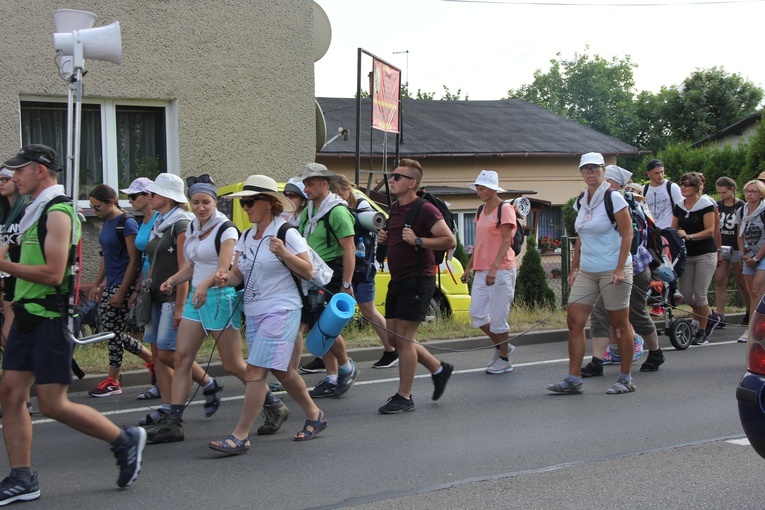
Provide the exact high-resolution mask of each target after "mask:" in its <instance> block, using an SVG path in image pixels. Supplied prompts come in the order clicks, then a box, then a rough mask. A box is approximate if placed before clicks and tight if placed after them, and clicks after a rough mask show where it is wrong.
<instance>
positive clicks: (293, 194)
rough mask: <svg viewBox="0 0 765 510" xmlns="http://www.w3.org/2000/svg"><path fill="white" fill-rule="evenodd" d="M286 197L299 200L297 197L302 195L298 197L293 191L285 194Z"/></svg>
mask: <svg viewBox="0 0 765 510" xmlns="http://www.w3.org/2000/svg"><path fill="white" fill-rule="evenodd" d="M284 196H285V197H287V198H297V197H299V196H300V195H298V194H297V193H292V192H291V191H287V192H286V193H285V194H284Z"/></svg>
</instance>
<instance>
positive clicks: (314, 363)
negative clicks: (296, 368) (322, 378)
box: [300, 358, 327, 374]
mask: <svg viewBox="0 0 765 510" xmlns="http://www.w3.org/2000/svg"><path fill="white" fill-rule="evenodd" d="M300 371H301V372H303V373H305V374H323V373H325V372H326V371H327V367H325V366H324V360H323V359H321V358H314V359H312V360H311V361H310V362H308V363H306V364H305V365H303V366H302V367H300Z"/></svg>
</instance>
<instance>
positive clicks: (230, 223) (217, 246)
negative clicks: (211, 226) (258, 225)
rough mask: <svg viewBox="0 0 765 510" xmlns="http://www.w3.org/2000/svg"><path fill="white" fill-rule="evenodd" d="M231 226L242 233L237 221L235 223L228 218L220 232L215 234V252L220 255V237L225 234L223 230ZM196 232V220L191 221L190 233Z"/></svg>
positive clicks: (220, 227) (219, 228)
mask: <svg viewBox="0 0 765 510" xmlns="http://www.w3.org/2000/svg"><path fill="white" fill-rule="evenodd" d="M231 227H234V228H235V229H236V231H237V233H238V234H241V232H239V228H238V227H237V226H236V223H234V222H233V221H231V220H226V221H224V222H223V223H221V225H220V226H219V227H218V232H217V233H216V234H215V253H217V254H218V255H220V242H221V241H220V238H221V237H222V236H223V232H225V231H226V230H228V229H230V228H231ZM193 232H194V222H193V221H192V222H190V223H189V233H193Z"/></svg>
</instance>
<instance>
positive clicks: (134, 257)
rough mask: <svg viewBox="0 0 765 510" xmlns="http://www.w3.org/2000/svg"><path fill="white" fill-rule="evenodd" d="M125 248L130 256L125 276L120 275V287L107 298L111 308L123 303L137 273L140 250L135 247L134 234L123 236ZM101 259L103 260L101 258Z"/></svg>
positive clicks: (120, 305)
mask: <svg viewBox="0 0 765 510" xmlns="http://www.w3.org/2000/svg"><path fill="white" fill-rule="evenodd" d="M125 248H126V249H127V252H128V255H129V256H130V262H129V263H128V266H127V269H125V276H123V277H122V284H121V285H120V288H119V289H118V290H117V292H116V293H115V294H114V295H113V296H112V298H111V299H110V300H109V306H111V307H112V308H120V307H122V305H123V304H124V302H125V296H126V295H127V291H128V289H129V288H130V286H131V285H132V284H133V282H135V279H136V274H137V273H138V264H140V263H141V252H139V251H138V248H136V247H135V235H129V236H125ZM101 260H103V258H102V259H101ZM127 297H130V296H127Z"/></svg>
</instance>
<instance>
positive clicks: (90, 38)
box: [53, 21, 122, 64]
mask: <svg viewBox="0 0 765 510" xmlns="http://www.w3.org/2000/svg"><path fill="white" fill-rule="evenodd" d="M76 43H81V44H82V57H83V58H86V59H91V60H105V61H107V62H112V63H114V64H121V63H122V36H121V34H120V22H119V21H115V22H114V23H110V24H108V25H105V26H103V27H96V28H86V29H83V30H75V31H74V32H72V33H69V34H67V33H61V34H60V33H56V34H53V48H54V49H55V50H57V51H60V52H61V53H62V54H63V55H65V56H71V55H74V47H75V44H76Z"/></svg>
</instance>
